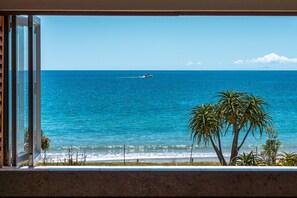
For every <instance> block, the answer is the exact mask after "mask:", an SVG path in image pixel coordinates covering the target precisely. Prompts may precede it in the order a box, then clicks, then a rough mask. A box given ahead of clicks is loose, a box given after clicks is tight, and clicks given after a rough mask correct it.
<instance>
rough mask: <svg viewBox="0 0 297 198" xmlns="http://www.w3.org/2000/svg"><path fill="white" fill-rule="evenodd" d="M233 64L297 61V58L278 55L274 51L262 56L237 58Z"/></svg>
mask: <svg viewBox="0 0 297 198" xmlns="http://www.w3.org/2000/svg"><path fill="white" fill-rule="evenodd" d="M233 63H234V64H244V63H245V64H257V63H297V58H288V57H285V56H280V55H278V54H276V53H270V54H267V55H264V56H262V57H258V58H253V59H249V60H245V61H244V60H237V61H234V62H233Z"/></svg>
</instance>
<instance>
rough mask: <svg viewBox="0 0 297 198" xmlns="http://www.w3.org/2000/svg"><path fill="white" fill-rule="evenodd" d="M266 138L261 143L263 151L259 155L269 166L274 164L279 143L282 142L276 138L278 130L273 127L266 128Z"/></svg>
mask: <svg viewBox="0 0 297 198" xmlns="http://www.w3.org/2000/svg"><path fill="white" fill-rule="evenodd" d="M266 132H267V135H268V140H266V144H264V145H262V147H263V149H264V151H262V152H261V157H262V159H263V160H264V161H265V163H266V164H267V165H269V166H271V165H272V166H273V165H276V159H277V155H278V154H277V153H278V149H279V147H280V145H281V144H282V143H281V142H280V141H279V140H278V139H277V137H278V132H277V131H276V130H275V128H273V127H268V128H267V130H266Z"/></svg>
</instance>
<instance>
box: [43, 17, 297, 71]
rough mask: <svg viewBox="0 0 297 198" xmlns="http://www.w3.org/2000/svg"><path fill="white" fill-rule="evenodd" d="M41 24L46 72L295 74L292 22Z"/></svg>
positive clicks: (56, 20)
mask: <svg viewBox="0 0 297 198" xmlns="http://www.w3.org/2000/svg"><path fill="white" fill-rule="evenodd" d="M40 18H41V42H42V44H41V45H42V52H41V53H42V69H44V70H297V17H234V16H233V17H229V16H228V17H227V16H224V17H223V16H168V17H157V16H154V17H140V16H139V17H131V16H130V17H128V16H63V17H62V16H40Z"/></svg>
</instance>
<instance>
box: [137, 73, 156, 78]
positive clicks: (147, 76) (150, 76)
mask: <svg viewBox="0 0 297 198" xmlns="http://www.w3.org/2000/svg"><path fill="white" fill-rule="evenodd" d="M152 77H153V75H151V74H143V76H139V77H138V78H152Z"/></svg>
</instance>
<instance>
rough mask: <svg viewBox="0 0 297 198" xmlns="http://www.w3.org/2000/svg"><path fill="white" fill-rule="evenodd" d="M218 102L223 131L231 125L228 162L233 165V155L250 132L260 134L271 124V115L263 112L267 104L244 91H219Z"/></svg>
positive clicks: (226, 130) (234, 155) (236, 153)
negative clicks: (223, 126) (242, 134)
mask: <svg viewBox="0 0 297 198" xmlns="http://www.w3.org/2000/svg"><path fill="white" fill-rule="evenodd" d="M218 96H219V97H220V100H219V102H218V104H219V106H218V108H219V114H220V117H221V118H222V122H223V123H224V124H225V126H226V127H225V133H227V132H228V130H229V128H230V127H232V134H233V142H232V147H231V156H230V164H232V165H234V164H235V161H234V160H233V159H235V157H236V156H237V155H238V152H239V150H240V148H241V147H242V146H243V144H244V142H245V140H246V138H247V137H248V135H249V134H250V132H251V133H252V134H253V136H255V131H259V133H260V136H261V135H262V133H263V131H264V130H265V129H266V128H267V127H268V126H270V125H271V117H270V116H269V114H268V113H266V112H265V106H268V104H267V103H266V102H265V101H264V100H263V99H261V98H260V97H256V96H253V95H248V94H247V93H245V92H237V91H223V92H219V93H218ZM241 131H243V133H245V134H244V137H243V139H242V141H240V143H239V134H240V132H241Z"/></svg>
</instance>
